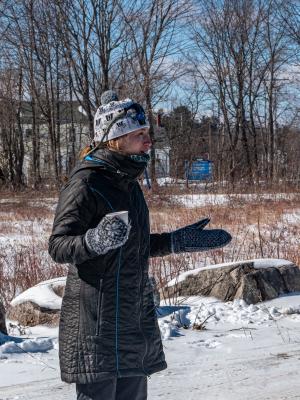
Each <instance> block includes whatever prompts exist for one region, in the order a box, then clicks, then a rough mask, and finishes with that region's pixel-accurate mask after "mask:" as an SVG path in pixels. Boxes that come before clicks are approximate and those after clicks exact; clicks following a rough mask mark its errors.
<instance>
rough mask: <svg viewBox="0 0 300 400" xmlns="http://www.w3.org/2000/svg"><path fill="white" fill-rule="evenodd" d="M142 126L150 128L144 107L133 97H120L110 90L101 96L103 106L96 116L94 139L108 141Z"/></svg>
mask: <svg viewBox="0 0 300 400" xmlns="http://www.w3.org/2000/svg"><path fill="white" fill-rule="evenodd" d="M141 128H149V123H148V121H147V118H146V115H145V111H144V109H143V107H142V106H141V105H140V104H138V103H135V102H134V101H133V100H131V99H128V98H127V99H124V100H120V101H119V99H118V96H117V94H116V92H114V91H113V90H108V91H106V92H104V93H103V94H102V96H101V106H100V107H99V108H98V110H97V111H96V114H95V117H94V141H95V142H107V141H108V140H111V139H116V138H118V137H120V136H124V135H127V134H128V133H131V132H134V131H136V130H138V129H141Z"/></svg>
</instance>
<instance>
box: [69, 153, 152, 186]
mask: <svg viewBox="0 0 300 400" xmlns="http://www.w3.org/2000/svg"><path fill="white" fill-rule="evenodd" d="M149 159H150V157H149V155H148V154H143V155H131V156H128V155H124V154H121V153H117V152H115V151H112V150H108V149H97V150H96V151H94V152H93V153H91V154H89V155H88V156H86V157H85V158H84V159H83V161H81V162H80V163H79V164H78V165H77V166H76V167H75V168H74V170H73V171H72V172H71V174H70V176H69V179H70V178H71V177H72V176H73V175H75V174H76V173H77V172H78V171H81V170H83V169H89V168H93V169H102V170H103V171H108V172H109V174H110V176H111V177H113V179H112V183H115V184H120V183H122V186H123V185H124V186H127V185H128V183H130V182H132V181H135V180H136V179H137V178H138V177H140V176H141V175H142V174H143V172H144V171H145V169H146V168H147V165H148V161H149Z"/></svg>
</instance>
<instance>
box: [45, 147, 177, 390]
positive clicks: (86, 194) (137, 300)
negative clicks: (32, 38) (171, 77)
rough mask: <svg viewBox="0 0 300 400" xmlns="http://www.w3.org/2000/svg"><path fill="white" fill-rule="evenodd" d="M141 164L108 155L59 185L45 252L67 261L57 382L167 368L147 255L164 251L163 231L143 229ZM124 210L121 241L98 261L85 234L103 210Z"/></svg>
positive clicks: (145, 225) (167, 241)
mask: <svg viewBox="0 0 300 400" xmlns="http://www.w3.org/2000/svg"><path fill="white" fill-rule="evenodd" d="M143 169H144V164H142V165H141V164H140V163H138V162H137V161H133V160H132V159H131V158H130V157H126V156H122V155H120V154H118V153H113V152H110V151H107V150H105V151H98V153H96V159H94V161H84V162H82V163H81V164H80V165H79V167H77V168H76V169H75V170H74V171H73V173H72V174H71V176H70V179H69V181H68V183H67V184H66V186H65V187H64V188H63V190H62V192H61V195H60V199H59V203H58V206H57V210H56V215H55V220H54V225H53V232H52V235H51V237H50V240H49V253H50V255H51V257H52V258H53V259H54V260H55V261H56V262H59V263H70V266H69V273H68V277H67V284H66V289H65V295H64V298H63V304H62V311H61V320H60V334H59V346H60V347H59V353H60V367H61V376H62V380H64V381H66V382H77V383H94V382H97V381H99V380H101V379H106V378H109V377H116V376H117V377H124V376H137V375H150V374H152V373H154V372H157V371H160V370H163V369H165V368H166V367H167V365H166V362H165V357H164V353H163V349H162V343H161V337H160V331H159V327H158V323H157V318H156V313H155V307H154V304H153V295H152V290H151V285H150V284H149V279H148V258H149V256H158V255H160V256H162V255H166V254H169V253H170V236H169V234H167V233H165V234H151V235H150V232H149V213H148V208H147V205H146V203H145V200H144V196H143V193H142V191H141V189H140V187H139V184H138V182H137V181H136V178H137V176H138V175H140V174H141V172H142V171H143ZM122 210H128V211H129V219H130V222H131V225H132V228H131V230H130V235H129V239H128V241H127V242H126V243H125V245H124V246H123V247H121V248H119V249H116V250H111V251H109V252H108V253H107V254H106V255H102V256H98V255H97V254H95V253H93V252H91V251H89V249H88V248H87V247H86V244H85V241H84V235H85V232H86V231H87V230H88V229H90V228H93V227H96V226H97V224H98V223H99V221H100V220H101V219H102V218H103V216H104V215H105V214H107V213H110V212H113V211H122Z"/></svg>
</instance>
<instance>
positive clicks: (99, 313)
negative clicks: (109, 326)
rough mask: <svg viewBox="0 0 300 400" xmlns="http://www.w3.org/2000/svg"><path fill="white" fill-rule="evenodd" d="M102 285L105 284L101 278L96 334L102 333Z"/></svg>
mask: <svg viewBox="0 0 300 400" xmlns="http://www.w3.org/2000/svg"><path fill="white" fill-rule="evenodd" d="M102 286H103V279H100V285H99V294H98V305H97V328H96V336H99V333H100V318H101V305H102V295H103V290H102Z"/></svg>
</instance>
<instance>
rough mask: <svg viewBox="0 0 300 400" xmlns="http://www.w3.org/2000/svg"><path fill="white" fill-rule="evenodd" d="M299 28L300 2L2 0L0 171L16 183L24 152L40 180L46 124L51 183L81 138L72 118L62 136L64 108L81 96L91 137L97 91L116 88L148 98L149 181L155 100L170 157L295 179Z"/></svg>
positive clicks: (227, 175) (252, 175)
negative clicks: (204, 156) (27, 130)
mask: <svg viewBox="0 0 300 400" xmlns="http://www.w3.org/2000/svg"><path fill="white" fill-rule="evenodd" d="M299 26H300V5H299V2H298V1H297V0H285V1H279V0H197V1H193V0H188V1H185V2H182V1H178V0H152V1H150V0H144V1H142V0H126V1H125V0H64V1H61V0H47V1H46V0H17V1H11V0H4V1H2V2H1V3H0V51H1V59H0V147H1V155H0V179H2V182H3V183H4V184H5V185H9V186H11V187H15V188H16V187H20V186H22V185H24V184H25V180H24V159H25V155H26V156H27V158H28V157H29V160H30V179H27V180H26V182H27V183H28V182H29V183H30V184H31V185H33V186H34V187H38V186H39V185H41V184H42V177H43V174H42V172H41V159H42V157H43V154H42V153H43V151H44V150H42V148H43V146H42V145H43V141H44V140H45V136H44V135H45V132H46V134H47V138H48V140H49V143H50V148H49V154H50V160H49V175H50V176H51V177H52V178H53V181H55V182H56V183H57V184H59V183H60V181H61V177H62V176H63V175H64V174H65V173H66V172H68V170H69V169H70V167H71V166H72V165H73V164H74V161H75V159H76V157H77V152H78V148H79V147H80V146H84V145H85V144H87V139H84V140H82V143H81V141H80V142H79V143H77V142H76V138H75V136H76V130H75V125H74V124H73V123H71V125H70V126H71V130H70V132H69V133H68V137H66V133H65V132H63V131H62V108H63V107H65V104H66V103H70V104H74V102H77V103H78V105H80V107H81V109H82V110H83V112H84V115H85V119H86V121H85V123H86V126H87V128H88V131H89V132H90V133H91V136H92V131H93V115H94V112H95V110H96V108H97V107H98V106H99V102H100V96H101V93H102V92H103V91H104V90H107V89H109V88H114V89H116V90H117V91H118V92H119V96H120V97H123V96H128V97H132V98H134V99H136V100H137V101H139V102H141V103H142V104H143V105H144V106H145V109H146V112H147V114H148V117H149V121H150V125H151V129H150V134H151V136H152V138H153V142H154V146H153V150H152V163H151V177H152V179H153V181H155V176H156V175H155V156H154V151H155V140H156V137H155V136H156V131H157V130H156V129H155V119H156V112H155V110H157V109H158V108H159V107H161V106H162V104H163V105H166V106H165V108H168V109H169V110H167V111H168V112H165V113H163V115H162V124H163V125H164V127H165V136H166V140H168V143H169V145H170V147H171V153H172V157H173V160H174V159H176V157H177V158H178V159H180V157H181V162H182V160H183V159H188V160H192V159H193V158H194V157H198V156H199V155H200V156H201V153H203V152H207V153H208V154H209V157H210V159H211V160H212V161H214V163H215V165H216V168H215V179H216V180H222V181H228V182H230V183H231V184H235V183H236V182H239V181H240V180H243V181H245V182H247V183H249V184H254V183H256V182H260V181H261V180H264V181H265V182H268V183H276V182H278V181H280V180H282V179H284V180H289V181H291V182H293V183H297V182H299V179H300V172H299V171H300V161H299V160H300V139H299V129H298V123H299V79H300V75H299V72H300V70H299V44H300V31H299ZM24 102H26V104H27V106H28V105H29V107H30V110H31V113H30V121H26V126H27V127H28V126H30V131H31V133H30V136H29V137H26V135H25V130H24V115H23V111H22V110H23V107H24ZM180 107H182V109H181V112H179V111H180ZM70 110H71V111H70V113H71V116H70V119H71V121H73V115H72V107H71V108H70ZM178 110H179V111H178ZM165 111H166V110H165ZM41 126H43V132H41ZM72 136H73V137H72ZM28 140H29V141H30V151H29V154H28V151H27V150H26V146H25V144H26V143H25V142H26V141H27V142H28ZM74 143H76V146H75V145H74ZM66 146H67V147H68V149H67V152H68V160H67V162H66V161H65V160H64V153H65V151H66ZM182 149H184V151H182ZM178 162H179V161H178ZM171 173H174V172H172V171H171Z"/></svg>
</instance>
